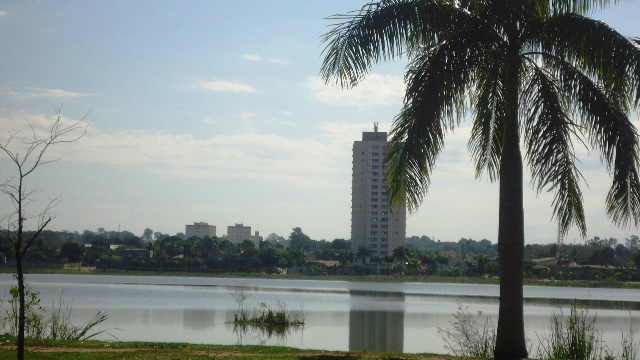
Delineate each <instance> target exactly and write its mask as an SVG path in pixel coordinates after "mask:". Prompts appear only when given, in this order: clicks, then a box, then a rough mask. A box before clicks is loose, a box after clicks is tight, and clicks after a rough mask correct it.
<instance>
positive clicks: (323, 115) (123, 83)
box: [0, 0, 640, 243]
mask: <svg viewBox="0 0 640 360" xmlns="http://www.w3.org/2000/svg"><path fill="white" fill-rule="evenodd" d="M365 3H366V2H365V1H355V0H348V1H347V0H306V1H293V0H290V1H285V0H276V1H261V0H251V1H249V0H216V1H212V0H208V1H157V0H148V1H147V0H138V1H126V2H125V1H98V0H87V1H77V0H76V1H65V0H61V1H55V2H54V1H44V0H37V1H35V0H27V1H20V2H18V1H16V2H12V1H4V2H0V48H2V49H3V51H1V52H0V68H1V70H0V139H2V140H6V138H7V135H8V133H9V132H10V131H13V132H15V131H18V130H20V129H22V132H21V133H20V134H21V135H28V134H29V132H25V131H26V130H28V128H29V125H28V124H29V123H31V124H34V126H35V127H36V128H37V129H40V128H41V127H46V126H49V125H50V124H51V122H52V121H53V119H55V116H56V108H59V109H61V114H62V117H63V118H62V121H63V123H64V124H70V123H73V122H74V121H77V120H81V119H85V121H87V122H88V123H90V124H89V127H88V130H87V133H86V134H85V136H84V137H82V138H81V139H80V140H79V141H77V142H74V143H70V144H61V145H59V146H56V147H52V148H50V149H49V151H48V152H47V155H48V156H49V157H48V158H49V159H60V160H59V161H56V162H53V163H49V164H46V165H45V166H43V167H40V168H39V169H38V170H37V172H34V173H33V174H32V175H30V176H29V178H28V180H27V182H26V184H25V185H26V186H27V188H28V189H31V190H35V192H34V193H33V194H32V195H31V199H32V201H31V202H30V203H29V206H30V207H29V210H30V211H31V212H32V213H38V212H39V211H40V210H41V209H42V206H43V204H45V203H47V202H48V200H49V199H51V198H55V199H58V205H57V206H56V207H55V208H54V209H53V211H52V214H53V215H54V219H53V221H52V222H51V223H50V225H49V227H48V228H49V229H51V230H70V231H80V232H82V231H83V230H91V231H96V230H97V229H98V228H99V227H103V228H105V229H107V230H117V229H119V228H120V229H122V230H128V231H131V232H133V233H134V234H137V235H142V233H143V231H144V229H145V228H151V229H153V231H159V232H162V233H167V234H172V235H173V234H175V233H178V232H184V231H185V225H186V224H191V223H193V222H195V221H206V222H208V223H209V224H210V225H215V226H217V233H218V235H222V234H225V233H226V227H227V226H229V225H233V224H235V223H244V224H245V225H249V226H251V227H252V230H256V229H257V230H259V231H260V233H261V235H263V236H266V235H267V234H269V233H277V234H279V235H282V236H284V237H287V236H288V234H289V233H290V232H291V229H292V228H293V227H301V228H302V230H303V231H304V232H305V233H306V234H307V235H309V236H310V237H311V238H313V239H317V240H320V239H326V240H333V239H335V238H345V239H348V238H349V236H350V221H351V219H350V216H351V215H350V211H351V210H350V206H351V147H352V144H353V141H355V140H359V139H360V137H361V133H362V131H372V129H373V123H374V122H379V123H380V129H381V131H386V130H388V129H389V128H390V126H391V123H392V120H393V117H394V116H395V115H396V114H397V113H398V112H399V110H400V109H401V106H402V97H403V93H404V85H403V74H404V72H405V70H406V61H403V60H399V61H396V62H392V63H384V64H377V65H375V66H374V67H373V68H372V69H371V73H370V75H369V76H368V78H367V80H365V81H364V82H363V83H362V84H360V86H358V87H356V88H354V89H352V90H348V91H347V90H342V89H340V88H339V87H337V86H333V85H325V83H324V82H323V81H322V80H321V79H320V77H319V76H320V75H319V70H320V66H321V63H322V59H323V54H322V52H323V47H324V45H323V44H322V41H321V38H322V35H323V34H324V33H326V32H327V31H328V30H329V29H330V27H329V26H330V25H331V24H332V21H330V20H327V19H326V17H328V16H330V15H333V14H342V13H346V12H349V11H352V10H356V9H359V8H360V7H361V6H362V5H363V4H365ZM638 14H640V2H639V1H623V2H621V3H620V4H618V5H616V6H613V7H611V8H608V9H605V10H604V11H598V12H595V13H593V14H591V16H592V17H594V18H597V19H600V20H603V21H605V22H607V23H608V24H610V25H611V26H612V27H613V28H615V29H616V30H618V31H619V32H620V33H622V34H623V35H627V36H640V26H638V22H637V16H638ZM633 117H634V119H638V115H637V114H634V115H633ZM469 133H470V128H469V124H468V123H463V124H462V125H461V127H460V128H458V129H457V130H456V131H455V132H454V133H453V134H450V135H449V136H448V137H447V139H446V141H445V151H444V152H443V153H442V154H441V155H440V157H439V159H438V162H437V166H436V168H435V171H434V173H433V177H432V184H431V187H430V190H429V193H428V195H427V196H426V197H425V200H424V202H423V203H422V205H421V207H420V208H419V210H418V211H417V212H416V213H414V214H411V215H409V216H408V219H407V236H413V235H417V236H421V235H428V236H430V237H432V238H435V239H438V240H442V241H458V240H459V239H460V238H462V237H464V238H473V239H476V240H480V239H488V240H491V241H492V242H494V243H495V242H496V241H497V230H498V184H497V183H491V182H489V180H488V179H486V178H481V179H475V177H474V172H473V165H472V162H471V158H470V156H469V152H468V151H467V141H468V138H469ZM16 146H17V145H16ZM576 151H577V153H578V154H579V157H580V159H581V164H580V170H581V171H582V172H583V174H584V176H585V179H586V181H587V183H588V187H587V185H586V184H583V193H584V200H585V208H586V220H587V229H588V233H587V236H588V237H589V238H590V237H593V236H600V237H615V238H618V239H624V238H628V237H629V236H630V235H632V234H637V233H638V229H637V228H634V227H631V228H623V229H619V228H617V227H616V226H614V225H613V224H612V223H611V222H610V220H609V219H608V218H607V216H606V212H605V206H604V204H605V197H606V194H607V191H608V188H609V186H610V184H611V178H610V176H609V174H608V173H607V171H606V169H605V168H604V167H603V166H602V165H601V163H600V156H599V154H598V153H596V152H589V151H588V150H587V149H583V148H577V149H576ZM15 176H16V170H15V168H14V167H12V164H11V163H10V162H9V161H8V159H7V157H6V156H4V157H0V180H2V181H5V180H7V179H10V178H12V177H15ZM525 177H526V179H525V181H526V184H525V192H524V193H525V237H526V242H527V243H549V242H554V241H556V229H557V228H556V225H555V221H553V219H552V208H551V202H552V199H553V196H552V194H549V193H545V192H543V193H540V194H538V193H537V192H536V190H535V189H534V188H533V186H532V185H531V184H530V183H529V180H530V177H529V176H528V175H525ZM0 205H1V207H0V216H2V215H6V214H7V213H9V212H10V211H11V209H12V208H11V207H10V206H11V205H10V204H9V202H8V198H6V197H2V198H0ZM5 221H6V220H5ZM28 226H30V227H31V228H33V226H35V221H34V220H31V221H29V222H28ZM565 241H566V242H574V241H575V242H582V241H583V240H582V238H581V237H580V236H579V234H578V233H577V232H576V231H575V229H574V230H572V231H571V232H570V233H569V235H568V236H567V239H566V240H565Z"/></svg>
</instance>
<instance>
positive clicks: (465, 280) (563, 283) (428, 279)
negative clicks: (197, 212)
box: [0, 268, 640, 289]
mask: <svg viewBox="0 0 640 360" xmlns="http://www.w3.org/2000/svg"><path fill="white" fill-rule="evenodd" d="M0 273H9V274H12V273H14V271H13V269H10V268H0ZM25 273H26V274H74V275H124V276H184V277H212V278H234V279H235V278H238V279H242V278H246V279H272V280H273V279H294V280H325V281H327V280H328V281H360V282H423V283H449V284H490V285H498V284H499V283H500V279H498V278H476V277H465V276H458V277H446V276H428V275H417V276H413V275H404V276H400V275H392V276H388V275H313V276H311V275H302V274H285V275H278V274H263V273H214V272H186V271H185V272H183V271H180V272H177V271H136V270H90V271H84V270H78V269H45V268H32V269H25ZM524 284H525V285H528V286H558V287H589V288H612V289H616V288H618V289H640V283H638V282H627V281H615V280H601V281H594V280H536V279H525V280H524Z"/></svg>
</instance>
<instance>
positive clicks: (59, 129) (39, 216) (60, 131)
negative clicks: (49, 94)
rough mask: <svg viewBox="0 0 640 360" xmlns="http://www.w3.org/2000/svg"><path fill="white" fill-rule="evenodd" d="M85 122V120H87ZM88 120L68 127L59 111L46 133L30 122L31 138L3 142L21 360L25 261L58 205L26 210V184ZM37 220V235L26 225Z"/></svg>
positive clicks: (5, 227)
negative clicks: (9, 168) (8, 167)
mask: <svg viewBox="0 0 640 360" xmlns="http://www.w3.org/2000/svg"><path fill="white" fill-rule="evenodd" d="M85 118H86V116H85ZM85 118H83V119H82V120H80V121H76V122H71V123H66V121H64V119H63V118H62V116H61V114H60V108H56V120H55V121H54V123H53V125H51V127H49V128H47V129H46V131H43V130H42V128H40V127H36V126H35V125H34V124H33V123H32V122H29V121H28V120H27V124H28V131H29V134H28V135H24V136H23V135H21V131H18V132H15V133H14V132H12V131H9V136H8V138H7V139H6V141H0V150H1V152H0V154H3V153H4V155H6V156H8V158H9V160H10V163H11V164H12V167H13V171H15V172H16V173H15V174H14V175H13V176H11V177H9V178H8V179H7V180H6V181H5V182H4V183H3V184H1V185H0V191H1V192H2V193H4V194H5V195H7V196H8V197H9V199H10V200H11V203H12V205H13V209H12V211H11V212H10V213H9V214H7V215H6V216H4V217H3V218H2V224H1V225H0V230H1V231H2V233H3V234H4V235H5V236H6V237H7V238H9V239H10V240H11V241H12V242H13V248H14V256H15V261H16V271H17V276H16V280H17V281H18V293H19V314H18V359H24V330H25V309H24V304H25V300H24V294H25V285H24V270H23V260H24V257H25V255H26V254H27V251H29V247H30V246H31V244H33V242H34V240H36V239H37V238H38V236H39V235H40V234H41V233H42V231H43V230H44V229H45V227H47V225H48V224H49V223H50V222H51V220H52V216H53V215H52V214H51V210H52V209H53V207H55V206H56V204H57V203H58V199H57V198H53V199H49V200H48V202H46V203H45V205H44V206H42V207H41V210H40V211H36V212H31V211H29V210H28V209H27V208H28V207H29V205H30V204H32V202H33V201H34V198H33V194H34V190H33V189H29V188H28V186H27V184H26V180H27V179H28V178H29V177H30V176H31V175H32V174H33V173H34V172H35V171H36V170H37V169H39V168H40V167H42V166H43V165H46V164H49V163H52V162H54V161H57V160H60V158H59V157H58V158H53V159H48V158H46V156H45V155H46V153H47V152H48V151H49V150H50V148H51V147H52V146H54V145H59V144H63V143H71V142H75V141H77V140H79V139H80V138H81V137H82V136H84V135H85V134H86V131H87V126H88V125H89V124H88V123H87V122H85ZM33 220H35V221H36V222H37V223H36V226H35V231H30V232H28V233H27V232H26V231H25V223H26V222H27V221H33Z"/></svg>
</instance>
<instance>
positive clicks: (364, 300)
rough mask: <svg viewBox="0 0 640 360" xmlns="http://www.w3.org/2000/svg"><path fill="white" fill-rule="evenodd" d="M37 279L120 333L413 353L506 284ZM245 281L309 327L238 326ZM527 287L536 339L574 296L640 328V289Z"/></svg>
mask: <svg viewBox="0 0 640 360" xmlns="http://www.w3.org/2000/svg"><path fill="white" fill-rule="evenodd" d="M27 281H28V283H29V284H30V286H31V288H32V289H34V290H37V291H39V292H40V296H41V299H42V304H43V305H45V306H49V307H50V306H51V304H52V303H53V302H54V301H55V302H58V299H59V298H60V296H62V297H63V298H64V300H65V302H67V303H71V304H72V305H73V317H74V319H75V320H76V321H77V322H81V321H86V320H89V319H90V318H92V317H93V316H94V315H95V313H96V312H98V311H104V312H106V313H107V314H108V315H109V319H108V320H107V321H106V322H105V323H103V325H104V326H103V328H109V329H114V330H111V331H110V332H111V334H113V335H114V336H116V337H117V338H118V339H119V340H140V341H147V340H148V341H172V342H191V343H207V344H266V345H284V346H292V347H298V348H307V349H326V350H343V351H346V350H353V351H357V350H372V351H394V352H409V353H418V352H431V353H446V349H445V348H444V344H443V342H442V340H441V339H440V338H439V337H438V333H437V330H438V328H439V327H440V328H447V327H450V323H449V322H450V321H451V320H452V319H453V314H454V313H455V312H456V310H457V309H458V303H462V304H463V305H464V306H468V308H469V311H471V312H472V313H476V312H479V311H481V312H482V313H483V314H484V315H489V316H491V317H492V318H493V319H494V320H497V312H498V298H497V297H498V290H499V289H498V286H494V285H465V284H422V283H369V282H367V283H359V282H345V281H314V280H261V279H215V278H195V277H192V278H183V277H156V276H108V275H104V276H101V275H28V276H27ZM13 284H14V280H13V277H12V276H11V275H9V274H0V295H1V294H7V293H8V290H9V288H10V287H11V286H13ZM237 290H243V291H244V292H245V293H246V294H247V295H248V298H247V300H246V302H245V305H248V306H254V305H258V304H259V303H266V304H277V303H284V304H286V306H287V307H288V308H289V309H290V310H291V311H292V312H294V313H296V314H300V315H301V316H304V319H305V325H304V328H301V329H291V330H289V331H288V332H286V333H284V334H274V333H272V334H268V333H265V332H263V331H259V330H256V329H253V330H252V329H244V330H241V329H237V328H235V327H234V326H233V325H232V324H229V321H230V320H232V319H233V312H234V310H235V309H236V308H237V304H236V303H235V301H234V300H233V297H232V293H233V292H234V291H237ZM524 294H525V326H526V329H527V337H528V338H529V339H531V340H532V341H536V340H537V338H538V336H537V335H542V334H544V333H545V332H546V331H547V329H548V326H549V319H550V317H551V315H552V314H553V313H554V312H556V313H559V311H560V308H561V307H564V308H565V312H567V311H566V310H567V308H568V306H569V304H570V302H571V301H573V299H579V300H580V301H581V302H582V303H584V304H587V305H589V306H590V308H591V310H590V312H591V313H592V314H595V315H597V320H596V324H597V327H598V328H599V329H601V330H602V331H603V340H604V341H605V342H606V343H607V345H608V346H609V347H610V348H612V349H613V350H614V351H619V347H620V339H621V331H622V330H625V331H626V332H628V331H629V328H630V327H631V328H632V329H634V332H635V333H636V334H637V333H640V290H629V289H593V288H556V287H525V289H524ZM101 339H112V338H111V337H109V336H108V335H104V336H101ZM533 347H534V349H533V350H535V347H536V345H534V346H533Z"/></svg>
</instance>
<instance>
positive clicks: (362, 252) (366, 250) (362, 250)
mask: <svg viewBox="0 0 640 360" xmlns="http://www.w3.org/2000/svg"><path fill="white" fill-rule="evenodd" d="M371 256H373V250H372V249H371V247H370V246H364V245H362V246H360V247H359V248H358V250H356V257H358V258H359V259H361V260H362V266H365V265H366V263H367V259H371Z"/></svg>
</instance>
